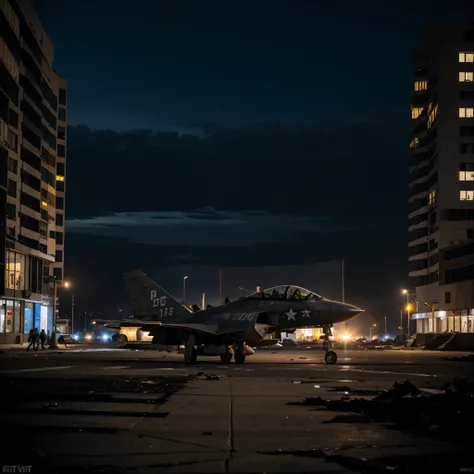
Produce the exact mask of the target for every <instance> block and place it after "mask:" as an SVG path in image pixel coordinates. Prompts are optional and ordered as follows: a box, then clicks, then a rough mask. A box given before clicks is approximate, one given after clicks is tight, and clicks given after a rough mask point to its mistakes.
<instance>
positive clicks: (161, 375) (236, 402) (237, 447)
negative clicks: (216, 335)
mask: <svg viewBox="0 0 474 474" xmlns="http://www.w3.org/2000/svg"><path fill="white" fill-rule="evenodd" d="M338 355H339V360H338V364H336V365H333V366H328V365H326V364H324V362H323V360H322V356H323V353H322V352H320V351H317V350H310V349H305V348H301V349H298V350H296V349H291V350H288V349H278V350H271V349H266V350H260V351H258V352H257V353H256V354H255V355H253V356H251V357H248V358H247V361H246V363H245V364H244V365H236V364H234V363H231V364H228V365H223V364H221V363H220V362H219V359H218V358H214V357H206V358H205V357H201V358H200V359H198V362H197V364H196V365H195V366H192V367H188V366H186V365H185V364H184V363H183V362H182V358H183V356H182V355H179V354H176V353H166V352H156V351H149V350H148V351H142V350H132V351H130V350H123V349H116V348H112V347H105V346H95V347H87V346H81V347H74V348H69V349H68V350H65V351H48V350H45V351H38V352H37V353H35V352H33V353H32V352H30V353H26V351H25V350H24V349H23V350H21V351H19V350H8V349H5V348H3V349H2V352H1V354H0V384H1V387H2V393H3V396H2V401H3V403H2V404H0V406H1V408H0V410H1V421H2V425H1V426H2V428H3V436H2V438H3V441H2V449H1V450H0V457H1V461H2V465H3V466H31V469H30V470H29V471H28V470H23V471H19V470H17V471H16V472H33V473H34V472H46V470H47V472H64V470H65V468H66V467H67V472H68V473H71V472H84V471H86V472H102V473H104V472H163V473H178V472H179V473H181V472H183V473H184V472H208V473H213V472H249V473H253V472H267V473H280V472H281V473H283V472H320V473H346V472H374V473H377V472H387V471H390V472H407V473H408V472H410V473H411V472H415V471H418V472H425V470H424V468H423V466H429V469H430V471H433V469H434V471H433V472H438V470H437V469H441V470H442V472H457V473H458V472H474V455H473V456H471V454H470V450H472V448H471V445H472V437H468V436H467V434H466V433H463V434H462V436H460V437H457V436H456V435H457V434H458V433H455V432H450V433H448V434H447V435H446V436H444V437H443V436H440V435H439V433H438V434H435V433H431V432H417V431H406V430H404V429H401V428H399V427H396V426H393V425H392V424H387V423H386V424H380V423H371V422H367V421H366V420H365V419H362V418H360V417H355V416H354V415H347V414H345V415H343V416H341V414H340V413H335V412H331V411H326V410H321V409H317V408H315V407H313V406H307V405H304V404H302V403H301V402H303V400H304V399H305V398H306V397H318V396H319V397H322V398H325V399H339V398H340V397H341V396H349V397H351V396H354V393H356V394H357V396H358V397H359V396H361V395H360V394H362V396H364V395H365V396H367V397H370V396H373V395H375V394H376V393H378V391H382V390H385V389H388V388H390V387H391V386H392V385H393V383H394V382H396V381H400V380H406V379H408V380H410V381H411V382H413V383H414V384H415V385H417V386H418V387H421V388H429V387H431V388H433V387H435V388H436V387H438V386H440V385H442V384H443V383H444V382H449V381H452V380H453V379H454V377H465V376H474V370H473V366H472V363H463V362H448V361H443V360H441V357H443V356H446V355H449V356H459V355H460V354H459V353H449V354H444V353H439V352H427V351H423V352H418V351H339V352H338ZM202 373H204V374H202ZM207 374H212V375H217V377H216V379H214V377H207ZM354 390H362V392H360V391H359V392H353V391H354ZM459 434H460V435H461V433H459ZM441 470H439V472H441ZM4 472H7V471H5V470H4ZM8 472H10V471H8ZM11 472H13V471H11Z"/></svg>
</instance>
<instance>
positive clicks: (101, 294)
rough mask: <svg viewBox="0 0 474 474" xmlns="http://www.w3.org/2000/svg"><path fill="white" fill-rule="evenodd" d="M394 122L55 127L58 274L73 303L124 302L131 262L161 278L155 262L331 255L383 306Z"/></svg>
mask: <svg viewBox="0 0 474 474" xmlns="http://www.w3.org/2000/svg"><path fill="white" fill-rule="evenodd" d="M403 131H404V122H401V123H399V122H398V121H397V120H395V119H393V118H390V117H387V118H385V119H384V120H382V119H377V120H373V121H370V122H367V121H366V122H364V121H361V122H357V123H350V122H347V123H339V124H324V125H321V126H314V127H312V128H297V127H289V126H283V125H268V124H264V125H258V126H254V127H248V128H245V129H238V130H226V129H221V128H220V127H217V126H212V127H211V126H207V127H206V128H205V131H204V132H203V134H202V135H201V136H195V135H182V134H178V133H168V132H167V133H161V132H151V131H132V132H127V133H117V132H114V131H91V130H90V129H89V128H87V127H85V126H82V127H71V128H69V135H68V150H69V152H68V153H69V154H68V170H67V171H68V177H67V180H68V194H67V214H68V221H67V227H66V229H67V254H66V274H67V275H68V276H70V277H73V278H76V279H77V280H78V285H77V288H78V290H77V291H78V292H79V293H78V299H77V305H78V308H81V307H82V306H83V307H84V308H82V309H87V307H92V308H94V307H95V308H101V309H102V310H104V311H107V310H108V308H115V307H116V306H117V305H119V306H120V305H125V307H126V306H127V304H128V297H127V295H126V294H125V292H124V285H123V281H122V272H125V271H128V270H130V269H132V268H138V267H141V268H143V269H144V270H145V271H147V272H149V273H150V274H153V273H157V274H158V276H159V277H160V278H161V279H162V280H160V282H161V283H163V284H164V285H170V286H173V285H176V284H177V283H176V278H177V279H178V281H179V277H176V275H175V272H176V271H177V270H175V271H174V272H173V275H175V276H174V277H172V274H171V272H168V273H167V274H166V275H163V274H162V273H160V272H157V269H160V268H168V269H169V268H181V267H183V266H184V267H186V272H187V273H191V271H192V269H193V268H194V269H197V268H198V267H199V268H201V267H204V266H206V265H214V266H216V267H218V266H226V267H235V266H258V265H276V264H278V265H289V264H303V263H305V264H307V263H311V262H318V261H324V260H331V259H335V258H340V257H341V256H344V257H345V258H346V260H347V262H348V263H347V265H348V268H350V269H351V271H350V272H349V273H348V282H347V294H348V295H351V294H352V295H353V296H357V295H359V296H360V297H362V298H366V299H370V300H371V301H372V302H373V303H372V304H375V305H376V304H377V303H376V301H377V300H379V301H383V305H382V306H381V308H385V306H386V301H387V291H389V292H391V291H392V289H394V294H395V295H396V294H397V292H398V288H399V287H400V286H403V281H404V278H405V274H406V273H405V267H406V265H405V262H406V256H405V232H406V223H405V221H406V209H405V202H406V188H405V186H403V184H401V183H404V182H405V173H406V157H407V151H406V146H405V145H403V146H398V145H396V144H397V143H403V142H404V141H405V140H404V132H403ZM389 132H390V133H389ZM397 133H398V136H397ZM389 137H390V138H389ZM183 271H184V270H183ZM203 284H206V282H204V281H203ZM178 286H179V282H178ZM194 296H196V297H198V295H194ZM374 301H375V302H374ZM66 307H67V306H66ZM396 307H397V306H396V304H395V305H394V308H396ZM382 311H383V309H382ZM397 311H398V310H397Z"/></svg>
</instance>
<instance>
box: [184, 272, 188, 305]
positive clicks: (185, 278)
mask: <svg viewBox="0 0 474 474" xmlns="http://www.w3.org/2000/svg"><path fill="white" fill-rule="evenodd" d="M187 279H188V277H187V276H185V277H183V305H185V304H186V280H187Z"/></svg>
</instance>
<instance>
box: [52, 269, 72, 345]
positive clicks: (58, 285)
mask: <svg viewBox="0 0 474 474" xmlns="http://www.w3.org/2000/svg"><path fill="white" fill-rule="evenodd" d="M49 281H50V282H52V283H53V285H54V295H53V330H52V331H51V342H50V344H49V349H59V346H58V338H57V335H56V322H57V314H56V300H57V298H58V288H62V287H64V288H69V287H70V286H71V284H70V283H69V282H68V281H65V282H64V283H59V281H58V280H56V279H55V278H51V279H50V280H49Z"/></svg>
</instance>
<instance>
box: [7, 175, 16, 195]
mask: <svg viewBox="0 0 474 474" xmlns="http://www.w3.org/2000/svg"><path fill="white" fill-rule="evenodd" d="M8 195H9V196H12V197H14V198H16V181H13V180H12V179H9V180H8Z"/></svg>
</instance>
